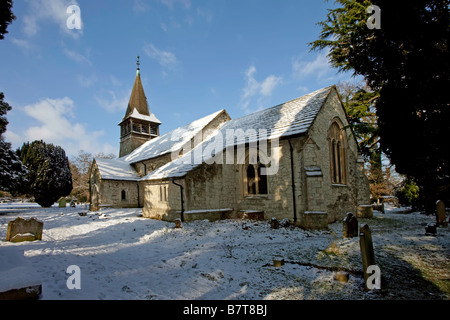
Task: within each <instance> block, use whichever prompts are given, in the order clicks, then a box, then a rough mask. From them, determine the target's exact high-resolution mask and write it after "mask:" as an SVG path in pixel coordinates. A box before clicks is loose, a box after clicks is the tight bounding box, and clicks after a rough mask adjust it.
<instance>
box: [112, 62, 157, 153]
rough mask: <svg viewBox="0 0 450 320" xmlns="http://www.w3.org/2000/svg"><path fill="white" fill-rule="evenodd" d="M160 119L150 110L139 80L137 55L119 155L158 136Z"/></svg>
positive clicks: (139, 72)
mask: <svg viewBox="0 0 450 320" xmlns="http://www.w3.org/2000/svg"><path fill="white" fill-rule="evenodd" d="M160 125H161V121H159V120H158V118H156V116H155V115H154V114H153V113H151V112H150V109H149V106H148V101H147V97H146V95H145V92H144V87H143V86H142V81H141V71H140V60H139V56H138V60H137V70H136V79H135V81H134V85H133V90H132V91H131V96H130V101H129V102H128V107H127V110H126V112H125V116H124V118H123V119H122V121H121V122H120V123H119V126H120V154H119V157H123V156H126V155H128V154H130V153H131V152H132V151H133V150H135V149H136V148H137V147H139V146H141V145H142V144H144V143H145V142H147V141H149V140H151V139H153V138H156V137H158V136H159V126H160Z"/></svg>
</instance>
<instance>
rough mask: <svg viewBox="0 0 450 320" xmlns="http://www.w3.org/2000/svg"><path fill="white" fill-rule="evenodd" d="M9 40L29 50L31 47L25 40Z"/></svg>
mask: <svg viewBox="0 0 450 320" xmlns="http://www.w3.org/2000/svg"><path fill="white" fill-rule="evenodd" d="M11 42H12V43H14V44H15V45H16V46H18V47H21V48H22V49H25V50H29V49H30V48H31V45H30V43H29V42H28V41H27V40H22V39H16V38H11Z"/></svg>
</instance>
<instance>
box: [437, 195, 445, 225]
mask: <svg viewBox="0 0 450 320" xmlns="http://www.w3.org/2000/svg"><path fill="white" fill-rule="evenodd" d="M436 223H437V225H438V226H442V227H446V226H447V221H445V204H444V201H442V200H438V201H437V202H436Z"/></svg>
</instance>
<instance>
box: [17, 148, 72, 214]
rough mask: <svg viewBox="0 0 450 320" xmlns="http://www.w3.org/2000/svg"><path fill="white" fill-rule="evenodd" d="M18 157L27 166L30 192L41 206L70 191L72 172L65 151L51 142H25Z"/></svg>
mask: <svg viewBox="0 0 450 320" xmlns="http://www.w3.org/2000/svg"><path fill="white" fill-rule="evenodd" d="M20 159H21V160H22V162H23V163H24V164H25V165H26V166H27V168H28V171H29V173H28V175H27V178H28V181H29V188H30V193H31V194H32V195H33V196H34V198H35V201H36V202H37V203H38V204H40V205H41V206H42V207H50V206H51V205H52V204H53V203H55V202H56V201H57V200H58V199H59V198H60V197H64V196H67V195H69V194H70V192H71V191H72V174H71V172H70V167H69V160H68V158H67V157H66V153H65V151H64V150H63V149H62V148H61V147H59V146H54V145H53V144H47V143H45V142H43V141H42V140H41V141H34V142H32V143H31V144H30V143H25V144H24V145H23V146H22V148H21V150H20Z"/></svg>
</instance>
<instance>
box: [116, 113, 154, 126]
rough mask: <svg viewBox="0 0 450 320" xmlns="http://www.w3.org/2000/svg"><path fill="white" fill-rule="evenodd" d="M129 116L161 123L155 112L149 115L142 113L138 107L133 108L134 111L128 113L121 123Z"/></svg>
mask: <svg viewBox="0 0 450 320" xmlns="http://www.w3.org/2000/svg"><path fill="white" fill-rule="evenodd" d="M128 118H133V119H139V120H144V121H150V122H154V123H159V124H161V121H159V120H158V118H157V117H156V116H155V115H154V114H153V113H151V112H150V115H149V116H147V115H145V114H140V113H139V111H137V109H133V112H132V113H131V114H129V115H127V116H126V117H125V118H123V119H122V121H120V123H119V125H120V124H121V123H122V122H124V121H125V120H126V119H128Z"/></svg>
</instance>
